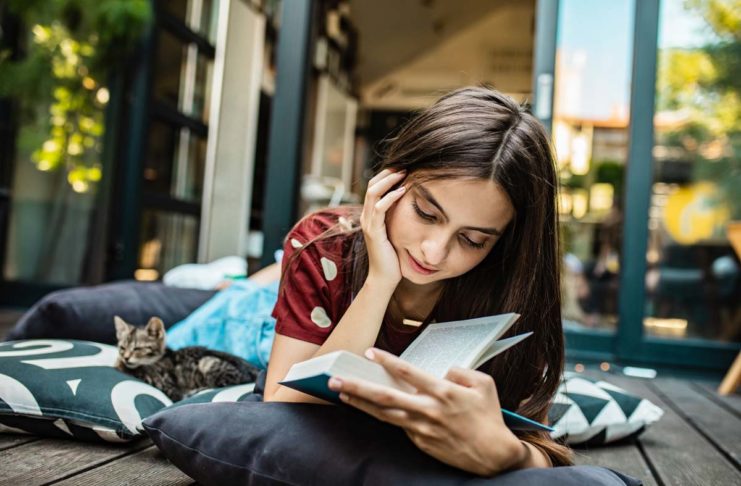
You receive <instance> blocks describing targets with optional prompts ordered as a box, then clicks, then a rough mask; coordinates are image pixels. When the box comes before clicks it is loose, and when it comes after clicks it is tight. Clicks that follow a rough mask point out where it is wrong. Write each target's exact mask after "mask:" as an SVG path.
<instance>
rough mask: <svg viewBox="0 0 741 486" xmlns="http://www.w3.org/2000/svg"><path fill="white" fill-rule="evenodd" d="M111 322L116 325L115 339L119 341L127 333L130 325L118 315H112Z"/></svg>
mask: <svg viewBox="0 0 741 486" xmlns="http://www.w3.org/2000/svg"><path fill="white" fill-rule="evenodd" d="M113 323H114V324H115V325H116V339H118V340H119V341H120V340H121V338H123V337H124V336H126V335H127V334H128V333H129V329H130V328H131V326H129V325H128V324H126V321H124V320H123V319H121V318H120V317H118V316H113Z"/></svg>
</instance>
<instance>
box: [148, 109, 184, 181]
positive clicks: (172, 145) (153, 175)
mask: <svg viewBox="0 0 741 486" xmlns="http://www.w3.org/2000/svg"><path fill="white" fill-rule="evenodd" d="M178 143H179V137H178V129H176V128H173V127H171V126H170V125H167V124H165V123H163V122H160V121H156V120H152V122H151V124H150V128H149V144H148V147H147V155H146V158H145V160H144V188H145V189H146V190H148V191H152V192H157V193H160V194H167V195H169V194H171V191H172V175H173V172H174V166H175V164H176V157H175V154H176V153H177V150H178Z"/></svg>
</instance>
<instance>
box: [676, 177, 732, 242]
mask: <svg viewBox="0 0 741 486" xmlns="http://www.w3.org/2000/svg"><path fill="white" fill-rule="evenodd" d="M663 216H664V217H663V219H664V226H665V227H666V230H667V231H668V232H669V235H671V237H672V238H674V240H676V241H677V242H678V243H682V244H685V245H691V244H693V243H697V242H698V241H700V240H704V239H708V238H710V237H712V236H713V235H719V236H720V235H722V231H723V227H724V225H725V224H726V223H727V222H728V220H729V219H730V211H729V210H728V206H726V205H725V204H724V203H723V202H722V201H719V200H718V188H717V187H716V186H715V184H713V183H711V182H698V183H696V184H692V185H690V186H686V187H682V188H680V189H677V190H676V191H675V192H674V193H672V195H671V196H669V198H668V199H667V201H666V207H665V208H664V215H663Z"/></svg>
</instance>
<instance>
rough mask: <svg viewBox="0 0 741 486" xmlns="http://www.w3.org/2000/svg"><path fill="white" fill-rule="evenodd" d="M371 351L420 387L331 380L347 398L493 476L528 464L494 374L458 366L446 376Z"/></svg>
mask: <svg viewBox="0 0 741 486" xmlns="http://www.w3.org/2000/svg"><path fill="white" fill-rule="evenodd" d="M371 353H372V354H371V355H370V356H368V353H366V355H367V356H368V357H371V359H373V361H375V362H377V363H379V364H381V365H382V366H383V367H384V368H386V370H387V371H388V372H389V373H391V375H393V376H394V377H396V378H397V379H399V380H401V381H404V382H406V383H409V384H410V385H412V386H413V387H414V389H416V390H417V392H416V393H406V392H402V391H398V390H395V389H393V388H389V387H385V386H380V385H376V384H373V383H370V382H368V381H365V380H353V379H349V378H348V379H342V380H337V379H336V378H333V379H331V380H330V388H332V389H333V390H336V391H339V392H340V398H341V399H342V400H343V401H344V402H345V403H347V404H349V405H352V406H354V407H356V408H358V409H360V410H363V411H364V412H366V413H368V414H370V415H373V416H374V417H376V418H378V419H379V420H382V421H384V422H388V423H391V424H394V425H398V426H399V427H401V428H403V429H404V431H405V432H406V434H407V435H408V436H409V438H410V439H411V440H412V441H413V442H414V444H415V445H416V446H417V447H419V448H420V449H421V450H422V451H424V452H426V453H427V454H429V455H431V456H432V457H435V458H436V459H438V460H440V461H442V462H444V463H446V464H449V465H451V466H454V467H458V468H460V469H463V470H466V471H469V472H472V473H475V474H479V475H481V476H492V475H495V474H497V473H499V472H501V471H504V470H507V469H510V468H513V467H516V466H517V465H519V464H520V463H522V461H523V460H524V456H525V454H526V453H527V449H526V448H525V446H524V445H523V443H521V442H520V440H519V439H518V438H517V437H516V436H515V435H514V434H513V433H512V431H511V430H509V428H507V426H506V425H505V424H504V418H503V417H502V412H501V408H500V405H499V397H498V395H497V389H496V386H495V385H494V380H493V379H492V378H491V377H490V376H489V375H487V374H485V373H481V372H479V371H474V370H466V369H462V368H453V369H451V370H450V371H449V372H448V374H447V375H446V378H445V379H440V378H436V377H434V376H432V375H430V374H428V373H426V372H424V371H422V370H421V369H419V368H416V367H415V366H413V365H411V364H409V363H408V362H406V361H404V360H402V359H400V358H398V357H396V356H394V355H392V354H390V353H387V352H385V351H381V350H378V349H375V348H374V349H373V350H372V352H371Z"/></svg>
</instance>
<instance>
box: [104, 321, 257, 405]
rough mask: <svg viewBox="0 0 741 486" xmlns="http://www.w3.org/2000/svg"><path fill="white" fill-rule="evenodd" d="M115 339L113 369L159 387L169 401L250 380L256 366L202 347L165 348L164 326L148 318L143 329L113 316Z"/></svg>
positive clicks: (255, 375) (252, 378)
mask: <svg viewBox="0 0 741 486" xmlns="http://www.w3.org/2000/svg"><path fill="white" fill-rule="evenodd" d="M113 321H114V322H115V324H116V338H117V339H118V359H117V360H116V365H115V366H116V368H117V369H119V370H120V371H123V372H124V373H128V374H130V375H133V376H135V377H136V378H139V379H140V380H143V381H145V382H147V383H149V384H150V385H152V386H154V387H155V388H158V389H160V390H162V391H163V392H164V393H165V395H167V396H168V397H170V398H171V399H172V400H173V401H178V400H181V399H183V398H186V397H188V396H190V395H192V394H194V393H196V392H198V391H200V390H204V389H207V388H218V387H222V386H229V385H238V384H240V383H252V382H254V381H255V378H256V377H257V372H258V369H257V368H256V367H255V366H253V365H251V364H250V363H248V362H247V361H245V360H243V359H242V358H239V357H237V356H233V355H231V354H228V353H222V352H220V351H214V350H211V349H208V348H204V347H203V346H188V347H185V348H181V349H178V350H172V349H169V348H167V347H165V325H164V324H163V323H162V320H161V319H159V318H158V317H152V318H151V319H150V320H149V322H148V323H147V326H146V327H144V328H140V327H136V326H132V325H131V324H127V323H126V321H124V320H123V319H121V318H120V317H118V316H115V317H114V318H113Z"/></svg>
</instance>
